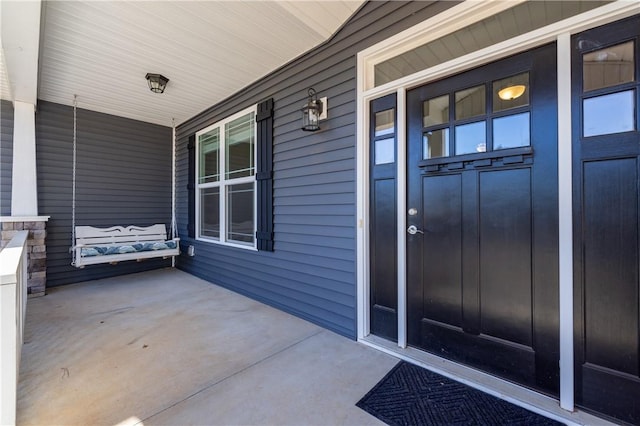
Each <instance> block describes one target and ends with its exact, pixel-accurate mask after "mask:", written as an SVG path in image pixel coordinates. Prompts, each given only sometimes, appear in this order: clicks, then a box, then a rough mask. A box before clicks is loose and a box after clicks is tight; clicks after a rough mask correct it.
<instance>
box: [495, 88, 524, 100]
mask: <svg viewBox="0 0 640 426" xmlns="http://www.w3.org/2000/svg"><path fill="white" fill-rule="evenodd" d="M525 90H527V86H525V85H524V84H516V85H514V86H508V87H505V88H504V89H502V90H500V91H499V92H498V96H499V97H500V99H502V100H503V101H512V100H514V99H517V98H519V97H520V96H522V95H523V94H524V91H525Z"/></svg>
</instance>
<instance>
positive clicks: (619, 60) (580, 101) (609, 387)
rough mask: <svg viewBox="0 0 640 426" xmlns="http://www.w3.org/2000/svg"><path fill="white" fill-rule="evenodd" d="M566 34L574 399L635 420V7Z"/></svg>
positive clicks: (639, 156) (638, 397)
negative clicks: (569, 48) (569, 51)
mask: <svg viewBox="0 0 640 426" xmlns="http://www.w3.org/2000/svg"><path fill="white" fill-rule="evenodd" d="M572 43H573V58H572V59H573V60H572V70H573V76H572V81H573V83H574V84H573V87H572V90H573V106H572V109H573V114H574V115H573V117H574V118H573V128H572V131H573V158H574V160H573V172H574V179H573V180H574V240H575V244H574V247H575V248H574V261H575V268H574V277H575V287H574V289H575V291H574V295H575V320H574V324H575V334H576V339H575V361H576V370H575V371H576V403H577V404H578V405H580V406H582V407H585V408H587V409H591V410H595V411H598V412H600V413H603V414H607V415H610V416H612V417H615V418H617V419H620V420H623V421H626V422H630V423H633V424H640V308H639V306H640V284H639V280H640V274H639V269H640V262H639V256H640V247H639V241H640V231H639V229H638V228H639V226H638V221H639V216H638V212H639V208H638V203H639V202H640V193H639V187H640V132H638V126H639V123H640V111H639V109H640V108H639V106H640V84H639V80H640V71H639V68H640V62H639V60H638V58H639V57H640V17H639V16H635V17H632V18H629V19H626V20H623V21H620V22H617V23H614V24H610V25H607V26H604V27H599V28H595V29H593V30H589V31H586V32H584V33H581V34H578V35H576V36H574V37H573V39H572Z"/></svg>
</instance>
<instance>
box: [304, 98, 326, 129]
mask: <svg viewBox="0 0 640 426" xmlns="http://www.w3.org/2000/svg"><path fill="white" fill-rule="evenodd" d="M308 93H309V98H308V99H307V103H306V104H305V105H304V106H303V107H302V110H301V111H302V130H304V131H305V132H315V131H317V130H320V120H322V119H325V118H327V98H322V99H320V100H318V96H317V95H316V91H315V90H314V89H313V88H311V89H309V91H308Z"/></svg>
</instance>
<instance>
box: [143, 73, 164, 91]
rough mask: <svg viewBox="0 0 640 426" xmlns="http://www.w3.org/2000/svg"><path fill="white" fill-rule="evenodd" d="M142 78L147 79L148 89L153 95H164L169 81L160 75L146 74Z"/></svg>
mask: <svg viewBox="0 0 640 426" xmlns="http://www.w3.org/2000/svg"><path fill="white" fill-rule="evenodd" d="M144 78H146V79H147V82H148V83H149V89H151V91H152V92H153V93H164V89H165V87H167V83H168V82H169V79H168V78H167V77H165V76H163V75H162V74H151V73H147V75H146V76H145V77H144Z"/></svg>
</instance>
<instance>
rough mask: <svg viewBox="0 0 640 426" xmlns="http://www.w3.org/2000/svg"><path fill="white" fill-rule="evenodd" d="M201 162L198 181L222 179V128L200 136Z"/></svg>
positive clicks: (205, 181)
mask: <svg viewBox="0 0 640 426" xmlns="http://www.w3.org/2000/svg"><path fill="white" fill-rule="evenodd" d="M198 143H199V145H198V147H199V149H200V155H199V157H200V163H199V164H198V173H199V175H200V176H199V177H198V182H199V183H207V182H217V181H218V180H220V166H219V158H220V155H219V153H220V128H215V129H213V130H211V131H210V132H207V133H204V134H202V135H200V136H199V137H198Z"/></svg>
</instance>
